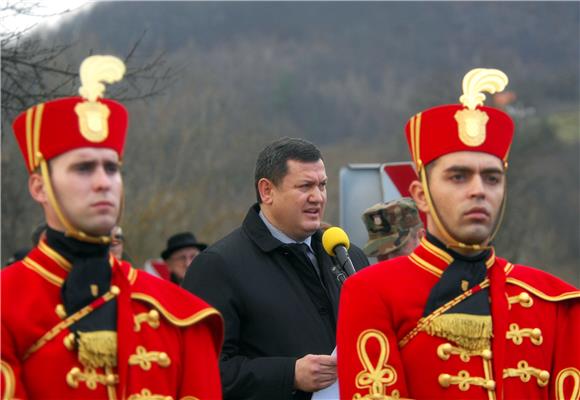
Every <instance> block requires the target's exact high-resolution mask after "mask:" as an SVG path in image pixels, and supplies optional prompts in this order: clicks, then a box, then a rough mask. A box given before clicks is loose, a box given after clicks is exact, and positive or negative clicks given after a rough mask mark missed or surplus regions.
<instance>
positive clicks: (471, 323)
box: [423, 314, 492, 351]
mask: <svg viewBox="0 0 580 400" xmlns="http://www.w3.org/2000/svg"><path fill="white" fill-rule="evenodd" d="M423 330H424V331H425V332H427V333H428V334H429V335H432V336H438V337H442V338H445V339H449V340H451V341H453V342H455V343H457V344H458V345H459V346H460V347H462V348H464V349H466V350H471V351H482V350H485V349H489V347H490V343H491V336H492V323H491V316H489V315H470V314H442V315H439V316H437V317H435V318H434V319H433V320H432V321H431V323H430V324H428V325H427V326H425V327H424V328H423Z"/></svg>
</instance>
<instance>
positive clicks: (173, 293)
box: [0, 248, 223, 399]
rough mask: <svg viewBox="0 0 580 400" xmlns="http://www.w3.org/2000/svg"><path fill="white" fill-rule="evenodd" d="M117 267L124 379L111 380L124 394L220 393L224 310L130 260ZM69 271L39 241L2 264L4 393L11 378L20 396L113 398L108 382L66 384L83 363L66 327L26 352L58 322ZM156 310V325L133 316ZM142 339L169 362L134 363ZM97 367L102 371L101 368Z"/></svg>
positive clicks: (120, 364)
mask: <svg viewBox="0 0 580 400" xmlns="http://www.w3.org/2000/svg"><path fill="white" fill-rule="evenodd" d="M30 261H33V262H30ZM112 268H113V276H112V282H111V283H112V284H113V285H116V286H118V287H119V288H120V294H119V296H118V297H117V316H118V317H117V344H118V353H117V354H118V368H116V369H114V370H113V373H114V374H116V375H117V376H118V379H119V383H118V384H116V385H112V386H110V388H111V390H114V391H116V397H117V398H119V399H126V398H129V397H130V396H132V395H137V394H141V395H142V392H143V391H144V390H148V391H149V392H150V393H151V395H157V396H159V395H163V396H171V397H172V398H182V397H186V396H192V397H194V398H198V399H220V398H221V396H222V393H221V383H220V377H219V369H218V355H219V349H220V347H221V343H222V337H223V322H222V319H221V316H220V315H219V313H218V312H217V311H216V310H215V309H213V308H211V307H209V306H208V305H207V304H206V303H204V302H203V301H202V300H200V299H199V298H197V297H196V296H193V295H192V294H190V293H189V292H186V291H184V290H182V289H180V288H176V287H175V285H173V284H171V283H169V282H166V281H162V280H160V279H157V278H155V277H152V276H150V275H148V274H146V273H143V272H140V271H138V270H135V269H133V268H131V266H130V265H129V264H127V263H122V264H121V263H120V262H119V261H117V260H115V261H114V264H113V266H112ZM66 275H67V270H66V268H65V267H63V266H62V265H60V264H59V263H58V261H57V260H55V259H53V258H52V257H51V256H50V255H49V254H47V253H45V252H44V251H42V250H40V249H39V248H36V249H34V250H33V251H32V252H31V253H30V254H29V255H28V259H25V260H24V261H20V262H18V263H15V264H13V265H12V266H9V267H7V268H5V269H3V270H2V272H1V278H0V283H1V286H2V287H1V290H2V292H1V296H2V299H1V300H2V313H1V318H2V324H1V327H2V342H1V356H2V398H5V397H4V396H5V395H10V393H6V390H7V389H10V387H11V385H12V388H14V393H13V397H15V398H23V399H25V398H43V399H44V398H46V399H48V398H50V399H103V398H110V396H109V394H108V388H107V386H106V385H105V384H103V383H97V384H96V388H94V389H91V388H89V387H88V386H87V383H86V382H84V381H80V382H78V387H76V388H74V387H71V386H70V385H69V384H68V383H67V375H68V374H69V373H70V371H71V370H72V369H73V368H75V367H76V368H79V369H80V370H81V371H83V370H84V367H83V366H82V365H81V364H80V362H79V361H78V357H77V352H76V351H74V350H73V351H71V350H68V349H67V348H66V347H65V346H64V344H63V339H64V337H65V336H66V335H68V333H69V332H70V331H69V330H68V329H66V328H65V329H63V330H62V331H60V332H59V333H58V334H57V335H56V336H55V337H54V338H53V339H52V340H50V341H48V342H46V343H45V344H44V345H43V346H42V347H40V348H39V349H38V350H37V351H35V352H33V353H32V354H31V355H30V356H29V357H28V358H26V359H25V358H24V355H25V354H26V353H27V351H28V349H30V348H31V346H32V345H33V344H34V343H36V342H37V341H38V340H39V338H40V337H42V336H43V335H44V334H46V333H47V332H48V331H49V330H50V329H52V328H53V327H54V326H56V325H57V324H58V323H59V322H60V321H61V319H60V318H59V317H58V316H57V314H56V313H55V308H56V306H57V304H60V303H61V302H62V300H61V294H60V290H61V288H60V285H62V282H61V283H59V280H62V279H64V278H65V277H66ZM152 310H156V311H157V312H158V314H159V324H158V325H151V324H149V323H148V322H144V321H142V322H141V323H139V324H138V323H137V322H136V316H138V315H141V316H143V315H145V314H148V313H150V312H151V311H152ZM139 346H142V347H143V348H144V349H145V350H146V351H147V352H164V353H166V354H167V356H168V358H169V359H170V361H171V362H170V363H169V365H166V366H164V365H161V364H160V363H158V362H155V361H153V362H151V365H150V368H149V369H147V368H142V367H141V366H139V365H136V364H135V362H133V363H130V362H129V360H130V359H131V356H132V355H135V354H137V352H138V347H139ZM55 360H58V362H55ZM47 366H49V367H48V368H47ZM95 371H96V373H97V374H98V375H99V376H104V375H105V371H104V370H103V369H102V368H97V369H96V370H95ZM7 383H8V384H7Z"/></svg>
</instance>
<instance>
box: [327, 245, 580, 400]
mask: <svg viewBox="0 0 580 400" xmlns="http://www.w3.org/2000/svg"><path fill="white" fill-rule="evenodd" d="M417 260H419V261H417ZM448 263H449V262H448V261H446V260H445V259H444V257H440V256H437V255H436V254H435V253H433V252H431V251H429V250H428V249H427V248H426V247H425V245H424V241H422V244H421V245H420V246H419V247H418V248H417V249H416V250H415V252H414V253H413V255H412V256H410V257H399V258H396V259H394V260H390V261H385V262H382V263H379V264H376V265H374V266H371V267H368V268H366V269H363V270H361V271H360V272H358V273H357V274H355V275H353V276H351V277H349V278H348V279H347V281H346V282H345V284H344V286H343V289H342V292H341V300H340V307H339V321H338V332H337V346H338V348H337V352H338V380H339V385H340V398H341V399H352V398H354V397H355V396H356V395H357V394H358V395H360V396H361V397H364V396H367V395H369V394H372V391H375V392H379V393H378V394H380V395H383V396H391V398H393V397H395V396H396V395H399V396H400V397H401V398H413V399H416V400H421V399H441V400H444V399H459V398H461V399H482V400H483V399H489V398H495V399H556V398H559V397H557V393H558V391H559V390H562V393H563V396H562V397H561V398H571V396H572V393H573V390H574V384H575V382H580V372H579V371H578V369H579V368H578V367H579V366H580V342H579V341H578V340H577V332H576V331H577V329H578V326H580V325H579V321H580V292H579V291H578V290H577V289H576V288H574V287H572V286H571V285H568V284H566V283H564V282H563V281H561V280H559V279H557V278H555V277H553V276H551V275H549V274H547V273H544V272H542V271H540V270H536V269H532V268H529V267H523V266H517V265H516V266H515V267H513V268H512V265H511V264H509V263H507V262H506V261H505V260H503V259H500V258H496V259H495V262H494V263H493V265H492V266H491V268H490V269H489V273H488V274H489V277H490V279H491V286H490V295H491V301H492V308H491V312H492V320H493V329H494V337H493V339H492V343H491V347H492V359H491V361H484V359H483V357H482V356H481V355H471V356H470V357H469V359H468V360H467V361H464V360H462V359H461V358H460V357H459V356H458V355H455V354H451V355H450V357H449V358H448V359H446V360H445V359H442V358H441V357H440V356H439V355H438V354H437V350H438V348H439V346H440V345H442V344H445V343H450V344H451V345H453V346H457V344H455V343H453V342H451V341H449V340H445V339H442V338H440V337H436V336H431V335H429V334H427V333H426V332H425V331H419V332H418V333H417V335H416V336H414V338H412V339H410V340H409V341H408V343H406V344H403V343H401V340H402V339H403V338H405V337H406V335H407V334H408V333H409V332H411V331H412V330H413V329H414V328H415V327H416V326H417V323H418V321H419V320H420V319H421V318H422V313H423V309H424V306H425V303H426V301H427V298H428V295H429V293H430V291H431V289H432V288H433V286H434V285H435V283H436V282H437V281H438V279H439V276H438V275H440V273H441V271H443V270H444V269H445V268H446V267H447V265H448ZM495 268H497V269H496V270H495V272H493V271H494V269H495ZM500 270H503V271H505V272H504V273H502V271H500ZM503 276H506V278H505V279H504V278H503ZM522 292H525V293H527V294H528V295H529V296H530V298H531V300H532V303H531V306H529V307H526V306H525V305H522V304H521V303H519V302H514V301H513V299H514V298H515V297H517V296H519V295H520V294H521V293H522ZM547 293H550V295H548V294H547ZM508 298H512V301H510V302H509V303H511V304H508ZM502 299H503V300H502ZM512 324H517V327H518V329H520V330H522V329H529V330H532V329H534V328H538V329H540V331H541V336H542V341H541V343H540V344H534V343H533V342H532V340H531V338H530V336H525V335H524V336H523V337H522V341H521V343H519V344H518V343H516V342H514V340H512V339H510V338H508V337H507V336H508V335H507V331H508V329H510V325H512ZM502 326H503V328H501V327H502ZM369 333H370V334H371V335H374V336H372V337H377V336H383V337H384V338H385V340H386V343H387V346H384V347H383V350H385V349H388V351H383V355H384V356H385V357H383V358H381V357H380V356H381V351H380V347H379V346H378V341H376V340H375V339H372V338H371V339H369V340H368V342H367V346H366V353H367V354H366V357H367V358H366V359H365V357H364V356H365V355H364V354H362V353H361V352H360V348H359V346H357V343H359V341H360V340H361V338H363V337H365V335H367V337H368V335H369ZM502 348H503V349H504V350H502ZM493 352H498V353H497V354H494V353H493ZM365 360H368V361H365ZM521 361H525V362H526V363H527V365H528V366H529V367H530V368H536V369H538V370H545V371H548V372H549V373H550V378H549V381H548V383H547V385H545V386H540V385H539V384H538V380H537V378H536V377H534V376H533V375H532V376H531V378H530V379H529V380H527V381H524V380H522V379H521V378H520V377H517V376H516V377H511V376H510V377H506V378H503V374H504V372H506V371H508V370H510V369H517V368H518V364H519V363H520V362H521ZM365 365H366V366H368V365H370V366H371V369H375V370H376V372H377V375H375V376H378V377H380V378H381V381H380V382H378V383H377V384H376V385H375V386H374V387H373V386H372V379H368V378H369V376H370V375H369V374H367V372H369V371H368V368H366V371H365ZM461 371H466V372H467V373H468V374H469V376H470V377H472V378H473V377H479V378H484V379H485V380H486V381H489V380H494V381H495V382H496V385H497V386H496V388H499V389H500V390H503V392H501V391H499V392H498V391H497V390H496V391H494V393H493V395H494V396H495V397H489V396H490V393H488V390H487V389H485V388H484V387H482V386H478V385H476V384H473V383H470V385H469V387H468V388H467V389H466V390H461V389H460V388H459V385H458V384H451V385H450V386H449V387H447V388H445V387H443V386H442V385H441V384H440V383H439V379H440V376H441V375H442V374H449V375H452V376H458V375H459V374H460V372H461ZM558 377H559V378H558ZM502 388H503V389H502ZM560 388H561V389H560ZM576 389H578V387H576ZM377 398H381V397H377ZM382 398H387V399H388V398H389V397H382Z"/></svg>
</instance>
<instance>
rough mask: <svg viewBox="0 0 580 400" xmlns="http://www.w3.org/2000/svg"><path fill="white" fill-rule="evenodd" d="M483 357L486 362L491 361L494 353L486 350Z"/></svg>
mask: <svg viewBox="0 0 580 400" xmlns="http://www.w3.org/2000/svg"><path fill="white" fill-rule="evenodd" d="M481 356H482V357H483V359H484V360H491V357H492V352H491V350H490V349H485V350H483V351H482V352H481Z"/></svg>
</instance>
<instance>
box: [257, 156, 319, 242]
mask: <svg viewBox="0 0 580 400" xmlns="http://www.w3.org/2000/svg"><path fill="white" fill-rule="evenodd" d="M326 182H327V177H326V170H325V169H324V163H323V162H322V160H318V161H316V162H306V163H305V162H300V161H295V160H288V173H287V174H286V176H285V177H284V178H283V179H282V182H280V183H279V184H278V186H273V185H272V188H271V192H270V197H269V198H268V201H267V202H268V206H269V210H270V212H269V215H268V216H269V217H270V218H271V220H270V222H271V223H272V224H273V225H274V226H276V227H277V228H278V229H280V230H281V231H282V232H284V233H285V234H286V235H288V236H289V237H291V238H292V239H294V240H297V241H301V240H304V239H306V238H307V237H308V236H310V235H312V234H313V233H314V232H315V231H316V230H318V229H319V228H320V223H321V222H322V218H323V216H324V208H325V207H326Z"/></svg>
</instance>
